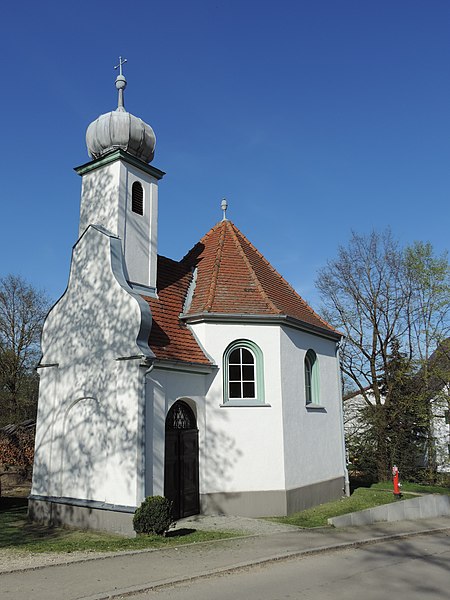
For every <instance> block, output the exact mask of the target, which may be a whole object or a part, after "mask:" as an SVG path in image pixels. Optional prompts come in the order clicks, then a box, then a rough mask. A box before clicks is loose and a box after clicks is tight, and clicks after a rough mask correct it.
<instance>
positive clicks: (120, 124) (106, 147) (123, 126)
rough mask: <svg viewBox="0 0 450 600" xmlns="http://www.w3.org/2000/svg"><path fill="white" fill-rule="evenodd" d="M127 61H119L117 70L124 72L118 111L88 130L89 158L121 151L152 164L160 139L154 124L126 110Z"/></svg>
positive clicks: (120, 79)
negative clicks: (156, 145)
mask: <svg viewBox="0 0 450 600" xmlns="http://www.w3.org/2000/svg"><path fill="white" fill-rule="evenodd" d="M125 62H127V60H126V59H124V60H122V57H120V58H119V65H118V66H117V67H118V68H119V69H120V72H119V75H118V76H117V77H116V88H117V90H118V92H119V99H118V104H117V108H116V110H113V111H111V112H109V113H106V114H104V115H100V116H99V117H98V119H96V120H95V121H93V122H92V123H91V124H90V125H89V127H88V128H87V131H86V145H87V149H88V153H89V156H91V157H92V158H94V159H95V158H100V157H101V156H104V155H105V154H107V153H108V152H111V151H112V150H117V149H118V148H121V149H122V150H125V152H128V153H129V154H132V155H133V156H135V157H136V158H139V159H140V160H142V161H144V162H146V163H149V162H151V161H152V160H153V156H154V152H155V144H156V137H155V134H154V132H153V129H152V128H151V127H150V125H147V123H144V121H143V120H142V119H139V118H138V117H135V116H134V115H132V114H131V113H129V112H127V111H126V110H125V107H124V103H123V92H124V90H125V88H126V86H127V81H126V79H125V77H124V76H123V75H122V65H123V64H124V63H125ZM117 67H115V68H117Z"/></svg>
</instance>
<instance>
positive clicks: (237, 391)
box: [230, 383, 242, 398]
mask: <svg viewBox="0 0 450 600" xmlns="http://www.w3.org/2000/svg"><path fill="white" fill-rule="evenodd" d="M230 398H242V396H241V384H240V383H230Z"/></svg>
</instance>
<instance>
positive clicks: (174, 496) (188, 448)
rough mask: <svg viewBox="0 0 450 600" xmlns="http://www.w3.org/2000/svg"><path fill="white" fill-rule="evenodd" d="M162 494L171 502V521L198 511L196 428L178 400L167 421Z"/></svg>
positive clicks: (188, 410) (181, 402)
mask: <svg viewBox="0 0 450 600" xmlns="http://www.w3.org/2000/svg"><path fill="white" fill-rule="evenodd" d="M164 495H165V497H166V498H168V499H169V500H172V502H173V505H172V516H173V518H174V519H181V518H183V517H189V516H191V515H196V514H198V513H199V512H200V497H199V476H198V429H197V426H196V420H195V416H194V413H193V412H192V410H191V408H190V407H189V406H188V405H187V404H186V403H185V402H183V401H181V400H180V401H178V402H176V403H175V404H174V405H173V407H172V408H171V409H170V411H169V413H168V415H167V419H166V441H165V458H164Z"/></svg>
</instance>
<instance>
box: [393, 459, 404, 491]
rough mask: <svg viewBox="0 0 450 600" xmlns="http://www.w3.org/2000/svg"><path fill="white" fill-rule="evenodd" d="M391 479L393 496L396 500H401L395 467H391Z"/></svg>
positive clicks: (396, 468)
mask: <svg viewBox="0 0 450 600" xmlns="http://www.w3.org/2000/svg"><path fill="white" fill-rule="evenodd" d="M392 479H393V482H394V496H395V497H396V498H401V497H402V493H401V491H400V488H401V485H402V484H401V483H400V482H399V480H398V467H397V466H396V465H394V466H393V467H392Z"/></svg>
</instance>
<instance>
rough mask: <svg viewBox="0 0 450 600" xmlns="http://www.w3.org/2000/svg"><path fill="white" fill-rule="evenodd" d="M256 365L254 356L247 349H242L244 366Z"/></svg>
mask: <svg viewBox="0 0 450 600" xmlns="http://www.w3.org/2000/svg"><path fill="white" fill-rule="evenodd" d="M253 363H254V359H253V354H252V353H251V352H250V350H247V348H242V364H244V365H252V364H253Z"/></svg>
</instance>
